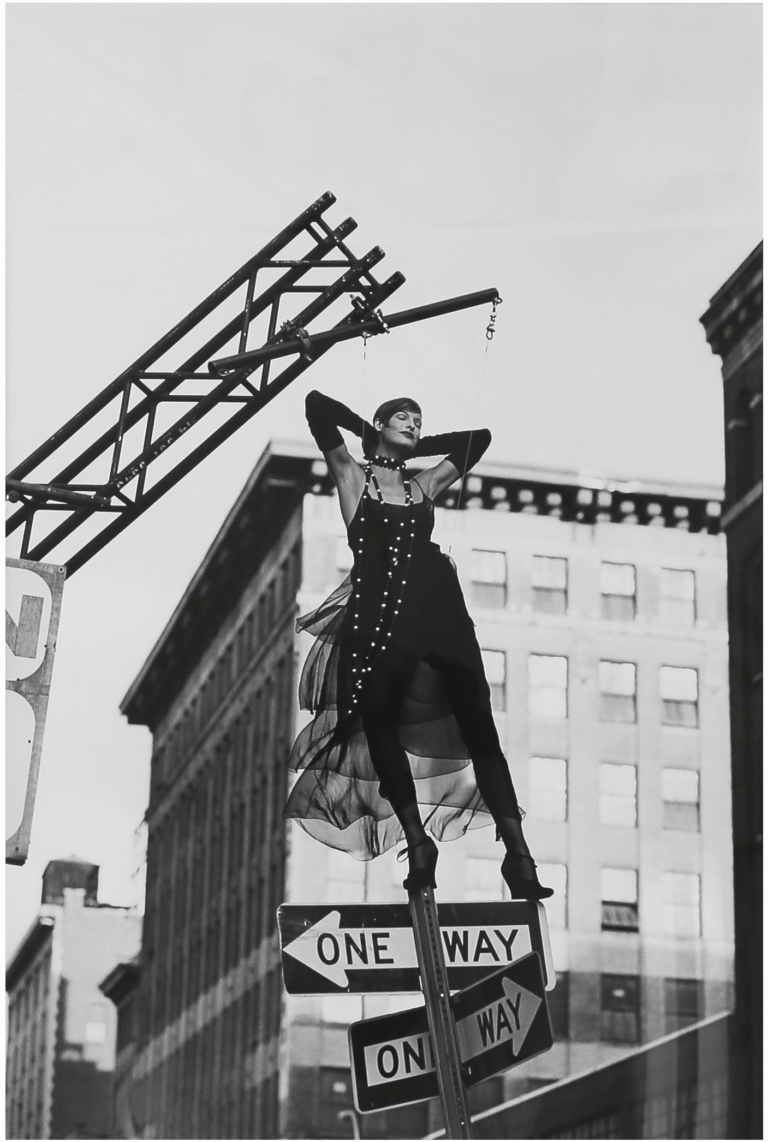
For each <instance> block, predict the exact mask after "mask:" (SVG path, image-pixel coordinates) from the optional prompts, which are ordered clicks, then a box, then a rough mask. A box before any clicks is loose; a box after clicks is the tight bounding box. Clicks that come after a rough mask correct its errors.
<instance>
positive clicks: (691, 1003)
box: [664, 979, 703, 1035]
mask: <svg viewBox="0 0 768 1142" xmlns="http://www.w3.org/2000/svg"><path fill="white" fill-rule="evenodd" d="M701 992H702V982H701V980H698V979H665V980H664V1033H665V1035H671V1033H672V1032H673V1031H680V1030H681V1028H683V1027H688V1026H689V1025H690V1024H691V1023H698V1021H699V1020H700V1019H701V1013H702V1009H703V1004H702V1002H701V1000H702V994H701Z"/></svg>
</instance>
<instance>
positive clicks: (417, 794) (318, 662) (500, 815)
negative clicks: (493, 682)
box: [285, 391, 552, 900]
mask: <svg viewBox="0 0 768 1142" xmlns="http://www.w3.org/2000/svg"><path fill="white" fill-rule="evenodd" d="M306 411H307V420H308V422H309V427H310V430H311V432H312V434H313V436H314V438H315V441H316V442H317V445H318V447H319V448H320V449H321V451H322V452H323V454H324V456H325V459H326V462H327V464H328V469H329V471H330V473H331V476H332V478H333V480H334V483H335V484H336V488H337V490H338V495H339V506H340V508H341V514H342V517H343V519H344V523H345V524H346V527H347V535H348V539H349V545H350V547H351V549H352V553H353V557H354V563H353V568H352V573H351V576H350V577H349V578H348V579H347V580H346V581H345V582H344V583H342V585H341V587H339V588H338V589H337V590H336V591H334V593H333V594H332V595H331V596H330V597H329V598H328V599H326V601H325V602H324V603H323V604H322V605H321V606H320V607H318V608H317V610H315V611H314V612H313V613H312V614H310V615H307V616H305V617H304V618H303V619H300V620H299V629H301V630H307V631H309V632H310V633H311V634H313V635H315V636H316V641H315V644H314V646H313V647H312V649H311V651H310V654H309V656H308V658H307V661H306V663H305V666H304V670H303V672H302V678H301V683H300V692H299V696H300V701H301V705H302V707H303V708H305V709H308V710H310V711H311V712H312V713H313V715H314V717H313V719H312V721H311V722H310V723H309V724H308V725H307V726H306V727H305V729H304V730H303V731H302V732H301V733H300V734H299V736H298V738H297V739H296V742H295V743H294V746H293V750H292V751H291V758H290V763H289V764H290V768H291V769H293V770H295V771H298V772H299V778H298V780H297V781H296V784H295V785H294V788H293V790H292V792H291V794H290V796H289V798H288V803H287V805H286V809H285V814H286V816H288V817H291V818H294V819H296V820H297V821H298V822H299V824H301V825H302V827H303V828H305V829H306V831H307V832H308V833H310V834H311V835H312V836H315V837H316V838H318V839H319V840H322V841H324V842H325V843H326V844H328V845H331V846H332V847H334V848H339V849H343V850H345V851H347V852H349V853H351V855H352V856H355V857H357V858H358V859H362V860H367V859H369V858H371V857H374V856H377V855H378V854H379V853H381V852H384V851H385V850H386V849H388V848H390V847H391V846H392V845H394V844H396V843H397V842H398V841H399V840H400V839H401V838H402V837H403V836H404V837H405V840H406V844H407V854H408V876H407V878H406V880H405V882H404V884H405V886H406V887H407V888H418V887H422V886H426V885H430V886H432V887H435V867H436V864H437V856H438V851H437V846H436V845H435V843H434V840H432V838H431V837H430V836H429V835H428V832H427V830H429V832H431V833H432V834H433V835H434V836H436V837H437V838H438V839H439V840H450V839H453V838H455V837H458V836H461V835H463V834H464V833H465V832H466V830H467V829H468V828H472V827H477V826H478V825H484V824H489V823H490V822H489V820H488V817H489V815H490V817H491V818H492V820H493V822H494V823H495V825H496V830H497V836H499V837H500V838H501V840H502V841H503V842H504V846H505V848H506V855H505V857H504V860H503V862H502V865H501V874H502V876H503V877H504V880H505V881H506V882H507V884H508V886H509V889H510V892H511V894H512V896H513V898H523V899H529V900H541V899H545V898H546V897H548V896H551V895H552V889H550V888H546V887H544V886H543V885H541V884H540V883H539V881H538V878H537V876H536V865H535V863H534V861H533V858H532V857H531V854H530V850H529V848H528V846H527V844H526V841H525V838H524V836H523V831H522V825H521V821H522V814H521V812H520V809H519V806H518V803H517V797H516V795H515V790H514V786H513V784H512V778H511V776H510V773H509V767H508V765H507V762H506V759H505V757H504V754H503V753H502V750H501V746H500V743H499V738H498V734H497V732H496V727H495V725H494V721H493V715H492V712H491V700H490V689H489V687H488V683H487V681H486V678H485V672H484V669H483V661H482V656H481V652H480V648H479V646H478V642H477V638H476V635H475V628H474V624H473V623H472V620H471V618H470V617H469V614H468V612H467V608H466V605H465V602H464V597H463V595H462V591H461V587H460V585H459V580H458V577H457V575H456V572H455V570H454V567H453V564H452V562H451V560H450V559H449V558H448V557H447V556H446V555H444V554H443V552H442V551H441V550H440V548H439V547H438V546H437V545H436V544H434V543H432V542H431V534H432V528H433V526H434V503H433V502H434V500H435V498H436V497H437V496H438V495H439V494H440V493H441V492H443V491H444V490H445V489H446V488H448V487H449V486H450V485H451V484H453V483H454V482H455V481H456V480H458V479H459V477H462V478H463V476H464V475H466V473H467V472H468V471H469V470H470V468H472V467H473V466H474V465H475V464H476V463H477V461H478V460H479V459H480V457H481V456H482V455H483V453H484V452H485V450H486V449H487V447H488V445H489V444H490V440H491V434H490V432H489V431H488V430H487V429H482V430H480V431H476V432H470V431H466V432H454V433H447V434H444V435H441V436H433V437H423V436H422V435H421V409H420V408H419V406H418V404H416V402H415V401H413V400H410V399H408V398H401V399H398V400H391V401H387V402H385V403H384V404H383V405H381V406H380V408H379V409H378V410H377V411H376V414H375V417H374V426H373V427H372V426H371V425H368V424H366V423H365V422H364V421H363V420H362V418H361V417H359V416H356V415H355V414H354V413H353V412H351V411H350V409H348V408H347V407H346V406H345V405H343V404H341V403H340V402H339V401H335V400H332V399H331V398H329V397H326V396H324V395H323V394H322V393H319V392H316V391H315V392H311V393H310V394H309V395H308V397H307V401H306ZM340 428H344V429H347V430H348V431H351V432H353V433H355V434H356V435H358V436H362V438H363V450H364V453H365V456H366V460H365V462H364V464H363V466H362V467H361V466H360V465H359V464H358V463H357V461H355V460H354V459H353V457H352V456H351V455H350V453H349V452H348V450H347V447H346V445H345V444H344V440H343V437H342V435H341V432H340V431H339V429H340ZM436 455H444V456H445V459H444V460H442V461H440V462H439V463H438V464H436V465H435V466H434V467H431V468H427V469H426V470H425V471H422V472H420V473H419V474H418V476H414V477H413V478H412V479H411V478H410V477H409V475H408V473H407V471H406V467H405V465H406V461H408V460H410V459H412V458H414V457H421V456H436ZM422 810H423V811H424V814H425V815H424V817H422Z"/></svg>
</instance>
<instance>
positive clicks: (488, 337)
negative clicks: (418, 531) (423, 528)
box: [448, 297, 502, 558]
mask: <svg viewBox="0 0 768 1142" xmlns="http://www.w3.org/2000/svg"><path fill="white" fill-rule="evenodd" d="M501 301H502V299H501V298H500V297H495V298H494V299H493V310H492V312H491V316H490V319H489V321H488V324H487V326H486V327H485V351H484V352H483V363H482V366H481V368H480V379H479V382H478V384H477V393H476V396H475V407H474V409H473V411H472V419H471V420H470V426H469V442H468V444H467V457H466V459H465V460H464V470H463V471H462V473H461V478H460V482H459V494H458V496H457V497H456V503H455V505H454V509H453V512H454V515H453V528H452V530H451V541H450V543H449V545H448V556H449V558H450V556H451V552H452V550H453V540H454V538H455V536H456V524H457V522H458V518H459V517H458V512H459V509H460V508H461V497H462V496H463V494H464V481H465V479H466V476H467V460H468V459H469V450H470V448H471V447H472V435H473V433H474V431H475V428H476V427H477V410H478V408H479V407H480V397H481V394H482V391H483V382H484V380H485V366H486V364H487V362H488V349H489V348H490V344H491V341H493V335H494V333H495V332H496V308H497V306H499V305H501Z"/></svg>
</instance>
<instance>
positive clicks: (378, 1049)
mask: <svg viewBox="0 0 768 1142" xmlns="http://www.w3.org/2000/svg"><path fill="white" fill-rule="evenodd" d="M451 1007H452V1010H453V1017H454V1019H455V1021H456V1032H457V1035H458V1040H459V1053H460V1055H461V1061H462V1069H463V1077H464V1084H465V1086H467V1087H471V1086H474V1085H475V1084H476V1083H479V1082H482V1081H483V1079H487V1078H490V1076H491V1075H496V1074H500V1073H501V1072H502V1071H506V1070H509V1068H510V1067H514V1066H517V1064H518V1063H522V1062H525V1061H526V1059H531V1058H533V1056H534V1055H540V1054H542V1053H543V1052H544V1051H548V1050H549V1049H550V1048H551V1046H552V1042H553V1038H552V1027H551V1024H550V1021H549V1012H548V1010H547V1003H546V998H545V988H544V979H543V976H542V971H541V961H540V960H539V957H538V955H536V953H532V954H530V955H527V956H524V957H523V959H521V960H518V961H516V962H515V963H513V964H509V965H508V966H507V967H505V968H502V969H501V971H497V972H494V974H493V975H489V976H487V977H486V978H485V979H484V980H481V982H480V983H476V984H473V986H472V987H468V988H466V989H465V990H464V991H461V992H459V993H458V994H457V995H454V996H452V998H451ZM349 1056H350V1060H351V1064H352V1079H353V1088H354V1094H355V1105H356V1107H357V1109H358V1110H359V1111H360V1112H361V1113H363V1114H365V1113H368V1112H369V1111H373V1110H385V1109H390V1108H392V1107H395V1106H406V1105H408V1104H410V1103H412V1102H421V1101H422V1100H423V1099H426V1098H436V1097H437V1095H438V1093H439V1092H438V1081H437V1071H436V1069H435V1060H434V1052H433V1050H432V1041H431V1036H430V1033H429V1028H428V1026H427V1011H426V1008H425V1007H423V1006H422V1007H417V1008H414V1009H413V1010H411V1011H398V1012H396V1013H395V1014H394V1015H382V1016H380V1017H379V1018H377V1019H366V1020H363V1021H362V1022H359V1023H353V1024H352V1025H351V1027H350V1028H349Z"/></svg>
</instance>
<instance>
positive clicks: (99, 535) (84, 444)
mask: <svg viewBox="0 0 768 1142" xmlns="http://www.w3.org/2000/svg"><path fill="white" fill-rule="evenodd" d="M335 201H336V199H335V197H334V195H332V194H330V193H326V194H324V195H323V196H322V197H321V198H319V199H317V201H316V202H314V203H313V204H312V205H311V206H310V207H308V209H307V210H305V211H303V213H302V214H300V215H299V216H298V217H297V218H295V219H294V220H293V222H291V223H290V225H289V226H287V227H286V228H285V229H284V230H282V231H281V232H280V233H279V234H278V235H277V236H276V237H275V238H273V239H272V241H270V242H268V243H267V245H266V246H264V247H263V249H261V250H260V251H259V252H258V253H257V254H255V255H254V256H253V257H252V258H251V259H250V260H249V261H248V262H246V263H245V265H243V266H242V267H241V268H240V269H239V270H238V271H237V272H236V273H234V274H233V275H232V276H231V277H230V278H228V279H227V281H225V282H224V283H223V284H222V285H221V286H219V287H218V289H215V290H214V291H213V293H211V294H210V295H209V296H208V297H207V298H206V299H205V300H204V301H202V302H201V303H200V304H199V305H198V306H196V308H195V309H193V310H192V311H191V313H189V314H188V315H187V316H186V317H185V318H184V319H183V320H182V321H180V322H178V324H176V325H175V326H174V327H173V328H172V329H171V330H170V331H169V332H168V333H166V334H165V336H163V337H161V338H160V340H159V341H157V342H156V343H155V344H154V345H153V346H152V347H151V348H150V349H148V350H147V351H146V352H145V353H143V354H142V356H141V357H139V358H138V360H137V361H134V363H133V364H132V365H130V366H129V367H128V368H127V369H126V370H125V371H124V372H123V373H121V374H120V376H118V377H117V378H116V379H115V380H114V381H112V382H111V384H109V385H107V387H106V388H105V389H103V390H102V392H100V393H99V394H98V396H96V397H95V398H94V399H93V400H92V401H90V402H89V403H88V404H87V405H86V406H85V407H84V408H82V409H81V410H80V411H79V412H78V413H76V414H75V416H73V417H72V418H71V419H70V420H69V421H68V422H67V423H66V424H65V425H64V426H63V427H62V428H60V429H59V430H58V431H57V432H55V433H54V434H53V436H51V437H50V438H49V439H48V440H47V441H46V442H45V443H44V444H43V445H41V446H40V447H39V448H37V449H36V450H35V451H34V452H33V453H32V454H31V455H30V456H29V457H27V459H26V460H24V461H23V462H22V463H21V464H19V465H17V466H16V468H14V469H13V471H12V472H10V473H9V475H8V478H7V481H6V495H7V498H8V499H9V500H11V501H12V502H16V503H18V504H19V505H20V506H19V507H18V509H17V510H16V511H14V512H13V513H12V514H11V516H10V517H9V519H8V520H7V524H6V533H7V534H8V535H11V534H13V533H14V532H17V531H20V544H19V551H18V555H19V557H20V558H22V559H29V560H32V561H35V562H39V561H41V560H43V559H44V558H46V557H48V558H55V559H56V560H57V561H59V562H64V564H65V566H66V570H67V575H68V576H71V575H72V574H73V573H74V572H75V571H76V570H77V569H78V568H79V567H81V566H82V565H83V564H84V563H86V562H87V561H88V560H89V559H91V558H92V557H93V556H94V555H95V554H96V553H97V552H98V551H100V550H101V549H102V548H103V547H105V546H106V544H107V543H109V542H110V540H111V539H113V538H114V537H115V536H117V535H118V534H119V533H120V532H121V531H123V530H124V529H125V528H126V527H127V526H128V525H129V524H130V523H132V522H133V521H134V520H135V519H137V518H138V517H139V516H140V515H141V514H142V513H143V512H145V511H146V510H147V508H149V507H150V506H151V505H152V504H153V503H156V502H157V500H159V499H160V498H161V497H162V496H163V495H165V493H166V492H168V491H169V490H170V489H171V488H172V487H174V485H175V484H177V483H178V482H179V481H180V480H181V479H182V478H183V477H184V476H185V475H186V474H187V473H188V472H190V471H192V469H193V468H195V467H196V466H197V465H198V464H199V463H200V462H201V461H202V460H204V459H205V457H207V456H208V455H210V454H211V452H213V451H214V450H215V449H216V448H218V446H219V445H220V444H221V443H222V442H223V441H224V440H226V439H228V437H230V436H231V435H232V434H233V433H234V432H236V431H237V429H238V428H240V427H241V426H242V425H243V424H245V423H246V422H247V421H248V420H250V419H251V417H253V416H255V415H256V413H258V412H259V411H260V410H261V409H262V408H264V406H265V405H266V404H268V403H269V402H270V401H271V400H273V399H274V397H275V396H277V395H278V393H280V392H282V390H283V389H285V388H286V387H287V386H288V385H289V384H290V383H291V382H292V381H293V380H295V379H296V378H297V377H298V376H300V375H301V373H303V372H304V371H305V370H306V369H307V368H308V367H309V366H310V365H311V364H312V363H313V362H314V361H316V360H317V359H318V358H319V357H320V356H322V355H323V354H324V353H326V352H327V351H328V349H330V348H331V346H332V345H334V344H335V343H336V341H340V340H346V339H347V338H349V337H356V336H369V335H372V334H374V333H381V332H384V331H385V330H386V329H387V328H388V326H392V327H393V326H395V325H399V324H406V323H407V322H408V321H419V320H423V319H424V318H426V317H432V316H437V315H438V314H439V313H448V312H452V311H454V310H458V309H464V308H467V307H468V306H471V305H479V304H482V303H484V302H486V301H489V300H493V299H494V298H495V297H496V291H495V290H485V291H483V292H482V293H479V294H469V295H465V296H464V297H461V298H453V299H449V300H448V301H445V302H437V303H434V304H433V305H431V306H422V307H420V308H419V309H416V310H410V311H403V312H402V313H399V314H393V315H391V316H390V317H389V318H386V317H384V316H383V315H382V314H381V310H380V309H379V306H381V305H382V303H383V302H385V301H386V300H387V298H389V297H390V296H391V295H392V294H393V293H394V292H395V290H396V289H398V288H399V287H400V286H401V285H402V284H403V282H404V281H405V278H404V277H403V275H402V274H400V273H394V274H392V275H391V276H390V277H389V278H387V279H386V280H385V281H383V282H379V281H378V280H377V279H376V278H375V277H374V275H373V272H372V271H373V268H374V267H375V266H376V265H377V264H378V263H379V262H380V261H381V259H382V258H383V257H384V251H383V250H382V249H381V248H380V247H378V246H375V247H374V248H373V249H372V250H370V251H369V252H368V253H367V254H365V255H364V256H363V257H362V258H357V257H356V256H355V255H354V254H353V253H352V252H351V250H350V249H349V247H348V246H347V244H346V239H347V237H348V236H349V235H350V234H351V233H352V232H353V231H354V230H355V229H356V227H357V223H356V222H355V221H354V219H352V218H348V219H346V220H345V221H344V222H342V223H341V224H340V225H339V226H336V227H335V228H332V227H331V226H330V225H329V224H328V222H327V221H326V219H325V218H324V217H323V215H324V213H325V211H326V210H327V209H328V208H329V207H330V206H331V205H332V204H333V203H334V202H335ZM297 245H300V249H299V250H296V249H295V247H296V246H297ZM329 271H330V272H329ZM318 274H321V275H322V279H323V280H322V281H317V275H318ZM329 277H331V278H333V279H334V280H332V281H330V283H329V282H328V278H329ZM257 280H258V282H259V286H260V289H261V292H259V293H257V290H256V286H257ZM265 280H266V282H267V283H268V284H264V282H265ZM262 287H263V288H262ZM302 294H313V295H314V296H313V297H312V300H310V301H309V302H308V303H307V304H306V305H303V306H299V307H298V308H297V305H298V300H297V299H298V298H300V297H301V295H302ZM349 295H355V296H352V297H351V308H349V310H348V311H347V312H346V313H345V315H344V316H343V317H341V319H340V320H338V321H337V322H336V323H335V324H334V325H333V326H332V327H331V328H330V329H326V330H321V331H316V329H315V326H316V324H317V319H318V318H319V317H320V315H321V314H323V313H324V312H326V311H327V310H336V311H338V306H339V305H343V304H344V299H345V297H347V298H348V297H349ZM212 325H213V326H214V328H211V326H212ZM259 330H261V332H259ZM254 331H255V332H256V335H257V336H258V337H259V340H257V341H256V344H257V345H259V348H258V349H253V348H249V345H248V339H249V335H250V336H251V340H252V341H253V339H254ZM262 338H263V340H261V339H262ZM260 340H261V343H260ZM230 346H231V349H236V352H234V353H232V352H231V351H230V355H229V356H228V357H223V358H218V359H217V356H216V355H217V354H219V353H220V352H221V351H222V350H226V349H227V348H228V347H230ZM290 356H293V357H294V360H293V361H291V362H289V363H288V364H286V365H285V366H284V367H283V368H282V371H280V372H278V373H277V374H276V375H275V373H273V372H271V370H272V367H273V362H276V361H277V360H278V359H280V358H283V357H290ZM169 357H171V358H175V359H176V360H175V361H169V360H168V358H169ZM179 357H181V360H180V361H179V360H178V358H179ZM180 406H183V411H181V414H180V415H178V410H179V407H180ZM205 417H208V418H209V419H208V421H207V422H206V425H205V426H202V424H201V422H202V421H203V419H204V418H205ZM198 426H199V427H198ZM204 428H205V431H206V432H207V434H206V435H203V430H204ZM195 431H196V434H195ZM188 434H189V435H188ZM198 437H202V438H200V439H198ZM193 440H194V441H196V443H192V441H193ZM182 441H183V442H184V443H183V444H182ZM62 515H63V517H64V518H63V519H62V518H61V517H62ZM65 544H66V546H67V548H68V550H67V555H66V558H65V559H62V555H61V548H62V545H65ZM69 549H73V550H69ZM54 552H55V555H54V554H53V553H54Z"/></svg>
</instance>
